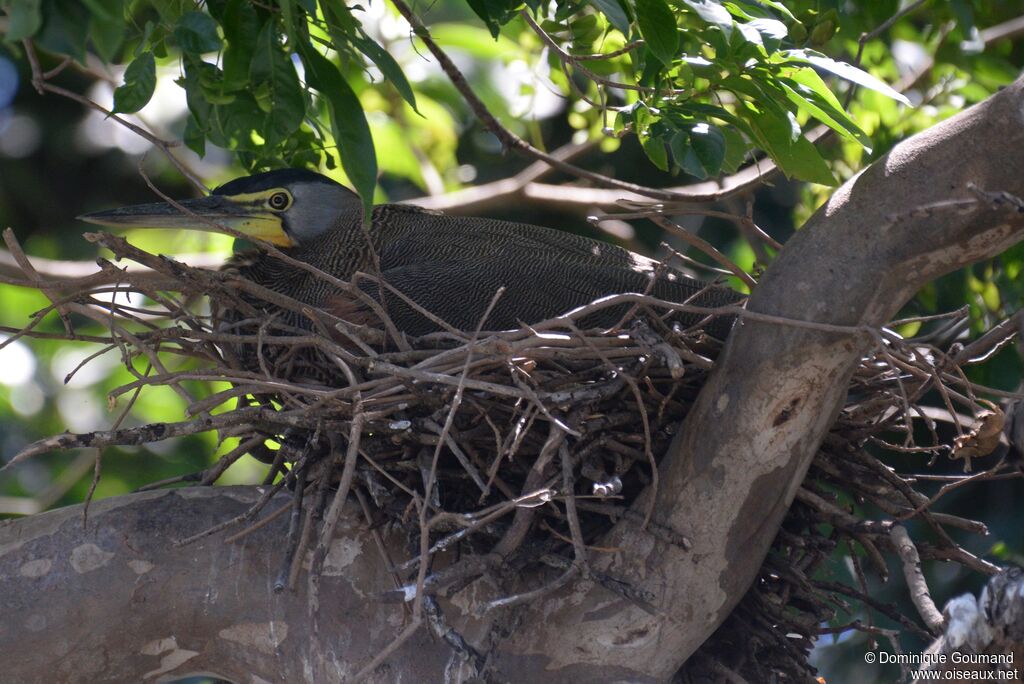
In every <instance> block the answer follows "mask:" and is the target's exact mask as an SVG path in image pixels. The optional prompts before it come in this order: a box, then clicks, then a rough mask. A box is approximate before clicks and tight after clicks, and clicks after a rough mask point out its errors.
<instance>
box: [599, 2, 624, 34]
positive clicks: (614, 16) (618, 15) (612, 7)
mask: <svg viewBox="0 0 1024 684" xmlns="http://www.w3.org/2000/svg"><path fill="white" fill-rule="evenodd" d="M590 4H592V5H593V6H594V7H596V8H597V9H598V10H600V12H601V14H603V15H604V16H606V17H607V18H608V21H609V22H610V23H611V25H612V26H614V27H615V28H617V29H618V30H619V32H621V33H622V35H624V36H628V35H629V15H628V14H626V10H624V9H623V8H622V5H621V4H619V0H590Z"/></svg>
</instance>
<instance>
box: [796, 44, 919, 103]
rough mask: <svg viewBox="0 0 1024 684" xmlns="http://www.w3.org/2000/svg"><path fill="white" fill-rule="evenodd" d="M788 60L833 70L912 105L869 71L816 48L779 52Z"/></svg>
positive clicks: (864, 85)
mask: <svg viewBox="0 0 1024 684" xmlns="http://www.w3.org/2000/svg"><path fill="white" fill-rule="evenodd" d="M778 54H779V55H781V56H782V57H783V59H784V60H786V61H795V62H806V63H808V64H812V65H814V66H816V67H818V68H819V69H824V70H825V71H828V72H831V73H833V74H835V75H836V76H839V77H840V78H844V79H846V80H847V81H850V82H851V83H856V84H857V85H859V86H863V87H865V88H867V89H869V90H874V91H875V92H878V93H881V94H882V95H885V96H887V97H891V98H892V99H894V100H896V101H897V102H901V103H903V104H905V105H907V106H910V100H908V99H907V98H906V97H905V96H904V95H903V94H902V93H899V92H898V91H896V90H893V88H892V87H890V86H889V85H887V84H885V83H883V82H882V81H880V80H878V79H877V78H875V77H874V76H872V75H871V74H869V73H868V72H866V71H864V70H862V69H858V68H857V67H855V66H853V65H852V64H847V63H846V62H839V61H837V60H834V59H832V58H831V57H826V56H825V55H823V54H821V53H820V52H815V51H814V50H784V51H782V52H780V53H778Z"/></svg>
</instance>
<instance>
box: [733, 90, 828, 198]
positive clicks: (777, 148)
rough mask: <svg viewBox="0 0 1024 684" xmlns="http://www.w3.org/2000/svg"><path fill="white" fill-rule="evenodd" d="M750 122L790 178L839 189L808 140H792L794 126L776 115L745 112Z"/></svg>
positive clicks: (768, 150) (748, 107) (746, 108)
mask: <svg viewBox="0 0 1024 684" xmlns="http://www.w3.org/2000/svg"><path fill="white" fill-rule="evenodd" d="M743 111H744V112H745V113H746V115H747V116H746V118H747V119H748V120H749V121H750V124H751V127H752V128H753V130H754V133H755V135H756V136H757V138H758V143H759V144H760V145H762V146H763V147H764V149H765V151H766V152H768V154H769V155H770V156H771V158H772V159H773V160H774V161H775V163H776V164H778V165H779V168H780V169H781V170H782V172H783V173H784V174H786V176H788V177H790V178H797V179H799V180H804V181H809V182H811V183H820V184H822V185H836V184H837V182H836V179H835V176H833V175H832V171H831V170H830V169H829V168H828V164H826V163H825V160H824V159H822V158H821V154H819V153H818V150H817V148H815V147H814V145H812V144H811V142H810V141H809V140H807V138H805V137H803V136H800V137H798V138H797V139H796V140H794V139H793V137H792V124H791V122H790V121H789V120H786V119H781V118H780V117H778V116H776V115H775V114H774V113H773V112H771V111H768V110H765V111H763V112H758V111H756V110H754V109H753V108H752V107H750V106H746V107H744V108H743Z"/></svg>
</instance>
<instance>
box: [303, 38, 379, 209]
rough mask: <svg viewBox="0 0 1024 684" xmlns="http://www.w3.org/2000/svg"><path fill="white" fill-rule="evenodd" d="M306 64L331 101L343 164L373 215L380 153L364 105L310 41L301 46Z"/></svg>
mask: <svg viewBox="0 0 1024 684" xmlns="http://www.w3.org/2000/svg"><path fill="white" fill-rule="evenodd" d="M298 49H299V54H300V55H301V57H302V62H303V64H304V65H305V66H306V82H307V83H309V85H310V86H312V87H313V88H316V90H317V91H318V92H319V93H320V95H321V96H322V97H324V98H325V99H326V100H327V104H328V108H329V109H330V112H331V129H332V131H333V132H334V139H335V142H337V143H338V150H339V152H340V154H341V165H342V168H344V169H345V174H346V175H348V177H349V180H351V181H352V184H353V185H354V186H355V189H356V192H358V193H359V196H360V198H361V199H362V200H363V210H364V211H365V212H366V215H367V216H369V213H370V210H371V209H372V208H373V192H374V190H375V189H376V187H377V155H376V153H375V151H374V148H373V137H372V136H371V135H370V126H369V124H367V123H366V114H364V113H363V106H362V105H361V104H360V102H359V98H358V97H356V94H355V92H353V91H352V88H351V87H350V86H349V84H348V82H347V81H345V79H344V78H343V77H342V75H341V73H340V72H339V71H338V69H337V67H335V66H334V65H333V64H331V62H330V61H329V60H328V59H327V58H326V57H324V56H323V55H321V54H320V53H319V52H317V51H316V50H314V49H313V48H312V47H310V46H309V44H308V43H300V44H299V45H298Z"/></svg>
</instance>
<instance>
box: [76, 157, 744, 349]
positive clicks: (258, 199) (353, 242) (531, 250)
mask: <svg viewBox="0 0 1024 684" xmlns="http://www.w3.org/2000/svg"><path fill="white" fill-rule="evenodd" d="M79 218H80V219H82V220H84V221H87V222H89V223H93V224H98V225H102V226H107V227H119V228H127V227H131V228H177V229H192V230H207V231H209V230H214V231H216V230H218V229H219V228H218V227H219V226H221V225H223V226H227V227H229V228H231V229H233V230H235V231H237V232H239V233H241V234H244V235H245V236H248V237H251V238H254V239H257V240H266V241H268V242H270V243H271V244H273V245H275V246H276V247H277V248H278V249H279V250H280V251H281V253H282V254H285V255H287V257H289V258H290V260H296V261H299V262H303V263H305V264H308V265H309V266H311V267H313V269H316V270H319V271H323V272H325V273H327V274H329V275H330V276H333V277H334V278H336V279H339V280H344V281H349V280H351V279H352V278H353V276H355V275H356V274H357V273H366V274H377V275H379V278H380V279H381V280H382V281H384V282H385V283H387V285H388V286H390V287H388V286H385V287H381V286H380V285H379V284H378V283H377V281H376V280H375V279H373V278H362V279H360V280H359V282H358V287H359V288H360V289H361V290H362V291H363V292H365V293H366V294H368V295H370V297H371V298H372V299H374V300H377V301H378V302H381V304H382V306H383V308H384V309H385V310H386V312H387V316H388V317H389V318H390V320H391V321H392V322H393V323H394V327H395V328H397V329H398V330H399V331H400V332H402V333H404V334H406V335H409V336H412V337H417V336H422V335H425V334H428V333H431V332H437V331H439V330H443V329H444V326H443V325H441V324H439V323H438V321H437V320H436V319H440V320H442V321H444V322H445V323H446V324H448V325H449V326H450V327H451V328H454V329H458V330H464V331H473V330H477V329H483V330H488V331H495V330H509V329H516V328H520V327H522V326H524V325H531V324H536V323H539V322H541V321H544V320H547V319H550V318H552V317H556V316H559V315H562V314H564V313H566V312H568V311H570V310H573V309H576V308H578V307H581V306H585V305H587V304H590V303H592V302H594V301H595V300H597V299H600V298H602V297H605V296H608V295H613V294H619V293H646V294H650V295H652V296H654V297H657V298H659V299H664V300H668V301H672V302H676V303H688V304H693V305H697V306H702V307H717V306H725V305H729V304H735V303H736V302H737V301H738V300H740V299H741V298H742V297H743V295H742V294H740V293H739V292H737V291H735V290H732V289H730V288H728V287H724V286H720V285H715V284H709V283H706V282H703V281H700V280H696V279H694V278H690V277H689V276H687V275H685V274H683V273H682V272H680V271H677V270H675V269H672V268H668V267H662V266H661V265H660V264H659V262H657V261H655V260H653V259H650V258H648V257H645V256H642V255H640V254H636V253H634V252H631V251H629V250H627V249H624V248H622V247H619V246H617V245H613V244H611V243H607V242H603V241H599V240H593V239H590V238H586V237H583V236H580V235H576V234H573V233H569V232H565V231H561V230H556V229H553V228H547V227H543V226H535V225H530V224H526V223H514V222H509V221H502V220H495V219H489V218H479V217H466V216H453V215H448V214H444V213H441V212H436V211H431V210H427V209H423V208H420V207H416V206H414V205H407V204H380V205H376V206H375V207H374V208H373V212H372V222H371V223H370V225H369V226H364V225H363V221H362V219H363V205H362V202H361V200H360V198H359V195H357V194H356V193H355V192H353V191H351V190H349V189H348V188H346V187H345V186H344V185H342V184H340V183H338V182H336V181H334V180H333V179H331V178H328V177H327V176H324V175H322V174H319V173H316V172H313V171H309V170H305V169H278V170H273V171H268V172H264V173H258V174H255V175H250V176H243V177H240V178H236V179H235V180H232V181H230V182H227V183H225V184H223V185H221V186H219V187H217V188H216V189H214V190H213V191H212V192H211V194H210V195H208V196H206V197H202V198H198V199H188V200H182V201H180V202H160V203H154V204H143V205H134V206H127V207H122V208H118V209H112V210H106V211H99V212H94V213H90V214H85V215H83V216H80V217H79ZM290 260H282V259H280V258H278V257H277V256H275V255H274V254H273V253H272V252H268V251H259V250H247V251H244V252H239V253H236V254H235V256H233V257H232V258H231V259H229V260H228V262H227V265H226V267H227V268H230V269H233V270H234V271H236V272H237V273H238V275H239V276H241V277H243V278H246V279H248V280H250V281H253V282H255V283H256V284H258V285H261V286H264V287H266V288H268V289H270V290H273V291H274V292H277V293H280V294H283V295H287V296H288V297H291V298H294V299H296V300H298V301H299V302H302V303H303V304H306V305H309V306H311V307H315V308H317V309H319V310H322V311H325V312H327V313H329V314H331V315H332V316H336V317H337V318H340V319H343V320H346V321H348V322H351V323H356V324H361V325H373V324H375V323H378V324H379V315H378V314H376V313H375V312H374V310H373V307H372V306H368V305H367V304H366V301H365V298H360V297H357V296H354V295H353V294H352V293H351V291H349V290H347V289H343V288H340V287H339V286H338V284H337V283H332V282H330V281H329V280H327V279H324V278H323V277H322V276H318V275H317V274H316V273H315V272H313V270H312V269H302V268H298V267H296V265H295V264H294V263H290ZM378 269H379V271H378ZM391 288H394V290H392V289H391ZM499 288H504V291H503V293H502V294H501V296H500V297H498V298H497V299H495V297H496V293H498V290H499ZM394 291H397V292H399V293H401V294H402V295H405V297H407V298H408V299H409V300H411V301H413V302H415V304H416V305H418V306H413V305H411V304H409V302H407V301H405V298H403V297H402V296H398V295H395V294H394ZM265 306H269V305H265ZM420 309H422V310H426V311H428V312H430V313H432V314H433V315H434V318H432V317H429V316H425V315H424V314H423V312H422V311H421V310H420ZM628 309H629V305H628V304H620V305H617V306H614V307H608V308H604V309H601V310H598V311H597V312H595V313H592V314H588V315H587V316H586V317H584V318H582V319H581V320H580V321H578V322H577V325H579V326H580V327H606V328H607V327H611V326H614V325H615V324H616V323H617V322H619V321H620V319H621V318H622V316H623V314H624V313H625V312H626V311H628ZM269 313H272V312H270V311H268V314H269ZM278 313H280V312H278ZM485 314H486V316H485ZM289 315H290V316H291V319H290V320H289V322H290V323H291V324H295V325H297V326H298V327H305V328H309V327H310V324H309V322H308V321H307V322H303V321H301V320H298V319H300V318H302V316H301V314H294V313H291V314H289ZM706 318H707V317H706V316H705V315H701V314H691V313H678V314H675V315H674V316H673V317H672V319H671V320H672V321H674V322H677V323H679V324H681V325H683V326H692V325H696V324H698V323H701V322H702V321H703V320H704V319H706ZM731 324H732V318H731V317H727V316H720V317H715V318H713V319H711V320H709V321H706V322H705V325H704V330H705V331H706V332H708V333H709V334H710V335H711V336H712V337H715V338H717V339H720V340H721V339H724V338H725V336H726V335H727V334H728V332H729V328H730V326H731Z"/></svg>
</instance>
